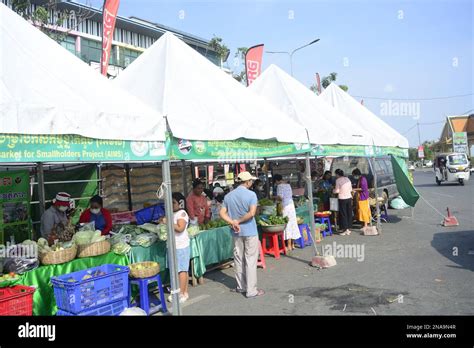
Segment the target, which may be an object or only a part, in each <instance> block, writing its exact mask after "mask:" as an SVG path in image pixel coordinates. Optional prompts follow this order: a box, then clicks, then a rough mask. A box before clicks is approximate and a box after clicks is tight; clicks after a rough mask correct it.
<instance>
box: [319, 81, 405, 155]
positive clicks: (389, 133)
mask: <svg viewBox="0 0 474 348" xmlns="http://www.w3.org/2000/svg"><path fill="white" fill-rule="evenodd" d="M320 98H322V99H323V100H325V101H326V102H327V103H329V104H330V105H332V106H333V107H334V108H335V109H337V110H338V111H340V112H341V113H343V114H344V115H346V116H347V117H348V118H350V119H351V120H353V121H354V122H356V123H358V124H361V125H363V127H364V129H365V130H366V131H368V132H369V133H370V134H371V135H372V136H373V138H374V143H375V145H376V146H394V147H400V148H408V147H409V145H408V140H407V138H405V137H404V136H402V135H401V134H400V133H398V132H397V131H396V130H394V129H393V128H392V127H390V126H389V125H388V124H387V123H385V122H384V121H382V120H381V119H380V118H379V117H377V116H376V115H375V114H373V113H372V112H371V111H370V110H369V109H367V108H366V107H365V106H363V105H362V104H360V103H359V102H358V101H357V100H355V99H354V98H353V97H351V96H350V95H349V94H348V93H346V92H344V91H343V90H342V89H341V88H340V87H339V86H338V85H336V84H335V83H331V84H330V85H329V86H328V88H326V89H325V90H324V91H323V93H321V95H320Z"/></svg>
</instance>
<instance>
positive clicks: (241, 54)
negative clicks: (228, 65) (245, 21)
mask: <svg viewBox="0 0 474 348" xmlns="http://www.w3.org/2000/svg"><path fill="white" fill-rule="evenodd" d="M248 50H249V49H248V47H238V48H237V51H236V52H235V54H234V57H235V58H237V59H238V62H239V64H238V66H239V67H240V66H242V64H241V63H242V62H243V65H244V68H243V69H242V70H241V71H240V72H237V73H236V74H235V73H234V74H232V76H233V77H234V79H236V80H237V81H239V82H240V83H243V84H244V85H247V73H246V71H245V55H246V54H247V51H248ZM236 66H237V64H236Z"/></svg>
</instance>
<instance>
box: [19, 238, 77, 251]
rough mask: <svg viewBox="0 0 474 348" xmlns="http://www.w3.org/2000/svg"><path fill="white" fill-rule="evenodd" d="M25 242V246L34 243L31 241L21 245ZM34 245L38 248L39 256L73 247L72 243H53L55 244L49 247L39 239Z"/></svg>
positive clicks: (44, 241) (42, 239) (45, 241)
mask: <svg viewBox="0 0 474 348" xmlns="http://www.w3.org/2000/svg"><path fill="white" fill-rule="evenodd" d="M25 242H27V245H29V244H32V243H35V242H33V241H24V242H23V243H22V244H24V243H25ZM36 245H37V246H38V252H39V253H40V254H45V253H49V252H51V251H60V250H64V249H69V248H71V247H72V246H73V245H74V241H69V242H59V243H55V244H53V245H51V246H49V245H48V241H47V240H46V239H44V238H40V239H38V242H37V243H36Z"/></svg>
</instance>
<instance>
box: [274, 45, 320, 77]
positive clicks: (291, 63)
mask: <svg viewBox="0 0 474 348" xmlns="http://www.w3.org/2000/svg"><path fill="white" fill-rule="evenodd" d="M318 41H319V39H315V40H313V41H311V42H310V43H308V44H306V45H303V46H301V47H298V48H295V49H294V50H293V51H291V52H287V51H265V52H266V53H270V54H287V55H288V56H289V57H290V73H291V76H293V54H295V52H296V51H299V50H301V49H303V48H305V47H308V46H311V45H312V44H315V43H316V42H318Z"/></svg>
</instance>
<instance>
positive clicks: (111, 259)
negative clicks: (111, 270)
mask: <svg viewBox="0 0 474 348" xmlns="http://www.w3.org/2000/svg"><path fill="white" fill-rule="evenodd" d="M128 263H129V262H128V259H127V257H126V256H123V255H116V254H114V253H112V252H110V253H108V254H104V255H100V256H94V257H85V258H81V259H75V260H72V261H70V262H67V263H63V264H61V265H49V266H41V267H38V268H36V269H34V270H32V271H29V272H26V273H24V274H23V275H22V278H21V279H20V281H19V283H18V284H22V285H26V286H35V287H36V291H35V294H34V296H33V315H54V314H56V311H57V307H56V300H55V299H54V292H53V287H52V285H51V282H50V278H51V277H53V276H58V275H62V274H68V273H71V272H76V271H80V270H83V269H87V268H91V267H95V266H100V265H105V264H115V265H123V266H125V265H128Z"/></svg>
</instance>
